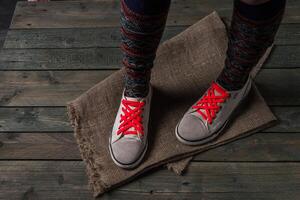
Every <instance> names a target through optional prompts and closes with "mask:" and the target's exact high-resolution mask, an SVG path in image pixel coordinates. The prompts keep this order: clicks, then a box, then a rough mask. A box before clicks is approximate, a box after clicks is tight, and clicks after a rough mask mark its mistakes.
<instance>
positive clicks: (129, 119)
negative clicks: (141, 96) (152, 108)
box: [117, 99, 145, 135]
mask: <svg viewBox="0 0 300 200" xmlns="http://www.w3.org/2000/svg"><path fill="white" fill-rule="evenodd" d="M144 105H145V102H139V101H130V100H126V99H123V100H122V106H123V107H122V111H123V114H121V119H120V123H121V124H120V126H119V130H118V132H117V134H118V135H119V134H124V135H129V134H133V135H137V134H138V133H140V134H142V135H143V134H144V128H143V125H142V123H143V122H142V116H141V114H142V111H143V107H144ZM131 128H133V130H129V129H131Z"/></svg>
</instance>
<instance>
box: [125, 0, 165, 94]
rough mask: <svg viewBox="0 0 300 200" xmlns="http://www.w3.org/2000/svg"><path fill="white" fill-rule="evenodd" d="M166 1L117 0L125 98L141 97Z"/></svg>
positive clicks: (158, 36)
mask: <svg viewBox="0 0 300 200" xmlns="http://www.w3.org/2000/svg"><path fill="white" fill-rule="evenodd" d="M169 5H170V0H121V38H122V44H121V49H122V52H123V60H122V63H123V66H124V67H125V69H126V74H125V79H124V80H125V96H128V97H145V96H147V94H148V91H149V82H150V73H151V68H152V67H153V61H154V59H155V54H156V50H157V47H158V45H159V42H160V39H161V36H162V34H163V31H164V27H165V23H166V19H167V15H168V10H169Z"/></svg>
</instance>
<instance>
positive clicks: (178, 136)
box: [175, 120, 229, 146]
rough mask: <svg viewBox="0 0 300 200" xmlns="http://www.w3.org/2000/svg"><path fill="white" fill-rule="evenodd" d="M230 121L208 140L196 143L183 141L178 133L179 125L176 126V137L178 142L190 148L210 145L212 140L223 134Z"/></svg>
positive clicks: (207, 138) (204, 139)
mask: <svg viewBox="0 0 300 200" xmlns="http://www.w3.org/2000/svg"><path fill="white" fill-rule="evenodd" d="M228 121H229V120H227V121H226V122H225V123H224V125H223V126H222V127H221V128H220V129H219V130H218V131H217V132H216V133H214V134H212V135H211V136H208V137H206V138H203V139H201V140H196V141H189V140H185V139H183V138H182V137H181V136H180V135H179V133H178V125H179V123H178V124H177V125H176V128H175V135H176V138H177V140H179V141H180V142H181V143H183V144H186V145H189V146H197V145H201V144H205V143H208V142H210V141H212V140H214V139H215V138H217V137H218V136H219V135H220V134H221V133H222V131H223V130H224V128H225V127H226V125H227V123H228Z"/></svg>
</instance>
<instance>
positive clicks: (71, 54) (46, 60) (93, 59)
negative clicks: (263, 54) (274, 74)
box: [0, 45, 300, 70]
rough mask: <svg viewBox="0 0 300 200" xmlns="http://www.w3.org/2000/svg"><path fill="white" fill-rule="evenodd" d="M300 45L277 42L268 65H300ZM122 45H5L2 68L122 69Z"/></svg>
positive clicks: (273, 66) (0, 56)
mask: <svg viewBox="0 0 300 200" xmlns="http://www.w3.org/2000/svg"><path fill="white" fill-rule="evenodd" d="M298 55H300V45H286V46H275V47H274V49H273V52H272V53H271V55H270V58H269V59H268V61H267V62H266V64H265V65H264V68H299V67H300V57H299V56H298ZM121 58H122V52H121V50H120V49H119V48H76V49H61V48H60V49H1V50H0V70H62V69H63V70H70V69H76V70H77V69H84V70H87V69H119V68H120V66H121V63H120V62H121Z"/></svg>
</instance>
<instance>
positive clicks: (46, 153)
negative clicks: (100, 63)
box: [0, 132, 300, 162]
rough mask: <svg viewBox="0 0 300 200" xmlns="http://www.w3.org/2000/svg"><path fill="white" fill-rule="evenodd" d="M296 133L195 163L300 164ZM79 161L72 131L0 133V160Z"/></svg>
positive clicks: (252, 141) (248, 142) (238, 144)
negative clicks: (287, 162)
mask: <svg viewBox="0 0 300 200" xmlns="http://www.w3.org/2000/svg"><path fill="white" fill-rule="evenodd" d="M299 151H300V134H299V133H257V134H254V135H252V136H249V137H246V138H243V139H240V140H238V141H235V142H231V143H229V144H226V145H223V146H220V147H218V148H215V149H211V150H209V151H206V152H204V153H202V154H200V155H198V156H196V157H195V158H194V161H226V162H237V161H239V162H241V161H243V162H246V161H247V162H270V161H276V162H279V161H294V162H295V161H297V162H298V161H300V154H299V153H298V152H299ZM14 159H17V160H24V159H37V160H48V159H51V160H81V157H80V155H79V150H78V146H77V144H76V142H75V139H74V136H73V133H72V132H65V133H0V160H14Z"/></svg>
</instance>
